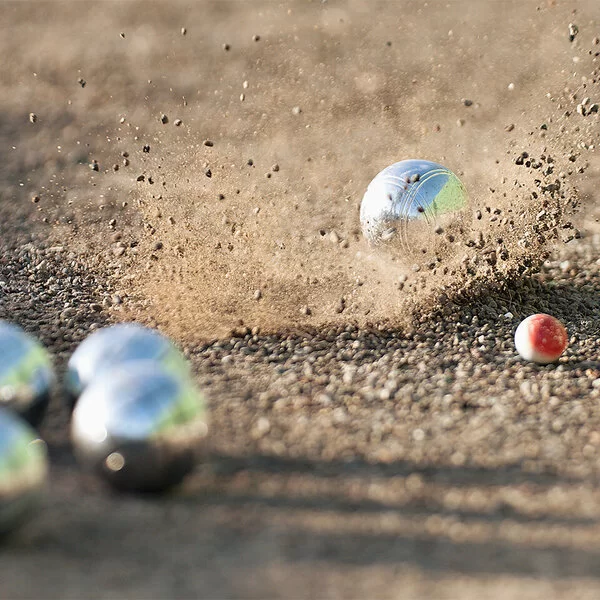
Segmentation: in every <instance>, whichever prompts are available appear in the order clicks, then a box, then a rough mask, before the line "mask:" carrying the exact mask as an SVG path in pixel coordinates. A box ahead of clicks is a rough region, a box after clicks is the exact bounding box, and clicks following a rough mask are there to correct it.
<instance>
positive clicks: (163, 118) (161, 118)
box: [160, 114, 169, 125]
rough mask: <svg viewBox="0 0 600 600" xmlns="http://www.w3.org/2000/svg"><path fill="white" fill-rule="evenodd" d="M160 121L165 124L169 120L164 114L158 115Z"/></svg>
mask: <svg viewBox="0 0 600 600" xmlns="http://www.w3.org/2000/svg"><path fill="white" fill-rule="evenodd" d="M160 122H161V123H162V124H163V125H166V124H167V123H168V122H169V117H167V115H165V114H162V115H160Z"/></svg>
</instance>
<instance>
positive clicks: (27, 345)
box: [0, 321, 55, 427]
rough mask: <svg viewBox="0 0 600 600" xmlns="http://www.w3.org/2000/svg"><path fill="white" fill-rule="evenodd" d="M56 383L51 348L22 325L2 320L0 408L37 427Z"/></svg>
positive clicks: (0, 334) (0, 338) (0, 335)
mask: <svg viewBox="0 0 600 600" xmlns="http://www.w3.org/2000/svg"><path fill="white" fill-rule="evenodd" d="M54 382H55V375H54V369H53V367H52V361H51V359H50V354H49V353H48V351H47V350H46V349H45V348H44V347H43V346H42V345H41V344H40V343H39V342H38V341H37V340H36V339H35V338H33V337H32V336H30V335H29V334H27V333H25V331H23V330H22V329H21V328H20V327H18V326H16V325H13V324H12V323H7V322H6V321H0V407H5V408H9V409H10V410H12V411H14V412H16V413H17V414H19V415H20V416H21V417H22V418H24V419H25V420H26V421H27V422H28V423H30V424H31V425H33V426H34V427H37V426H38V425H39V424H40V423H41V421H42V419H43V417H44V414H45V413H46V408H47V407H48V402H49V400H50V394H51V392H52V387H53V385H54Z"/></svg>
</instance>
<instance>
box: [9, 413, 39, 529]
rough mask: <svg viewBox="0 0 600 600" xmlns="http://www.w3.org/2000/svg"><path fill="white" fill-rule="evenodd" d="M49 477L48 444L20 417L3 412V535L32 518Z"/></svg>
mask: <svg viewBox="0 0 600 600" xmlns="http://www.w3.org/2000/svg"><path fill="white" fill-rule="evenodd" d="M47 475H48V459H47V455H46V445H45V444H44V442H43V441H42V440H40V439H38V436H37V434H36V433H35V431H34V430H33V429H32V428H31V427H29V425H27V423H25V422H24V421H22V420H21V419H20V418H19V417H18V416H17V415H15V414H13V413H12V412H11V411H9V410H7V409H5V408H0V535H4V534H6V533H8V532H9V531H11V530H12V529H14V528H15V527H17V526H18V525H20V524H21V523H22V522H23V521H25V520H26V519H27V518H28V517H30V516H31V514H32V513H33V512H34V510H35V509H36V508H37V506H38V505H39V502H40V500H41V498H42V495H43V489H44V487H45V483H46V478H47Z"/></svg>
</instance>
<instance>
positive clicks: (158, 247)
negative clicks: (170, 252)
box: [152, 242, 164, 250]
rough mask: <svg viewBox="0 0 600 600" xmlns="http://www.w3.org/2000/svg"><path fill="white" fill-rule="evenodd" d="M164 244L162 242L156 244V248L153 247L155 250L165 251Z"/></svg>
mask: <svg viewBox="0 0 600 600" xmlns="http://www.w3.org/2000/svg"><path fill="white" fill-rule="evenodd" d="M163 247H164V246H163V243H162V242H154V246H153V247H152V248H153V249H154V250H162V249H163Z"/></svg>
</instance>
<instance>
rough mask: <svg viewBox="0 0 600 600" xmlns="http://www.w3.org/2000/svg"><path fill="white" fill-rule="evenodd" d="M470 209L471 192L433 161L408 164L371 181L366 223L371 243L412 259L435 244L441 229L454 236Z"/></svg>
mask: <svg viewBox="0 0 600 600" xmlns="http://www.w3.org/2000/svg"><path fill="white" fill-rule="evenodd" d="M466 204H467V192H466V190H465V188H464V186H463V184H462V183H461V182H460V180H459V179H458V177H457V176H456V175H454V173H452V171H450V170H448V169H446V167H443V166H442V165H438V164H436V163H433V162H429V161H427V160H403V161H401V162H397V163H395V164H393V165H391V166H389V167H387V168H386V169H384V170H383V171H381V173H379V174H378V175H377V176H376V177H375V178H374V179H373V181H371V183H370V184H369V187H368V188H367V191H366V192H365V195H364V197H363V199H362V203H361V205H360V223H361V226H362V230H363V233H364V235H365V237H366V238H367V240H368V241H369V242H370V243H372V244H374V245H379V244H383V245H385V246H387V247H389V248H390V249H392V250H393V251H394V253H395V254H397V255H398V256H402V255H412V254H415V253H418V252H421V251H423V248H426V249H431V246H432V241H433V242H434V244H433V245H435V233H434V231H435V229H436V228H437V227H441V228H444V229H446V231H447V233H451V231H452V228H456V227H457V226H458V223H459V222H460V219H459V217H460V214H461V211H462V209H463V208H464V207H465V206H466ZM439 232H441V229H438V233H439ZM428 246H429V248H428Z"/></svg>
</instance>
